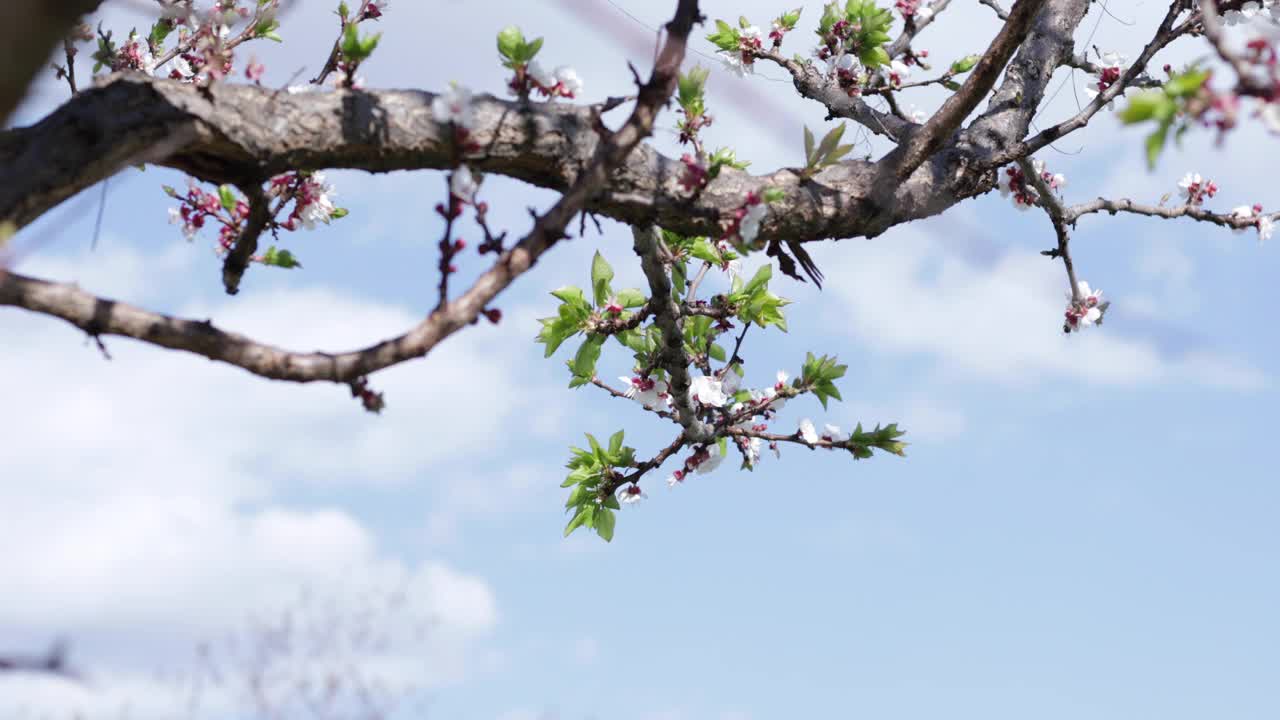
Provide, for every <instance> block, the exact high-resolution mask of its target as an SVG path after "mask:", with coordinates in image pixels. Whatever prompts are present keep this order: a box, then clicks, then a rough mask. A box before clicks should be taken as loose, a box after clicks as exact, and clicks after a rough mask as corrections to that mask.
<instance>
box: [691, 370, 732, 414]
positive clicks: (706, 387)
mask: <svg viewBox="0 0 1280 720" xmlns="http://www.w3.org/2000/svg"><path fill="white" fill-rule="evenodd" d="M689 397H690V398H693V399H695V400H697V401H698V402H700V403H702V404H703V405H706V406H709V407H724V404H725V403H726V402H728V398H726V397H725V394H724V388H723V385H722V383H721V382H720V381H719V380H716V379H715V378H714V377H711V376H710V375H699V376H698V377H696V378H694V379H693V381H692V382H690V383H689Z"/></svg>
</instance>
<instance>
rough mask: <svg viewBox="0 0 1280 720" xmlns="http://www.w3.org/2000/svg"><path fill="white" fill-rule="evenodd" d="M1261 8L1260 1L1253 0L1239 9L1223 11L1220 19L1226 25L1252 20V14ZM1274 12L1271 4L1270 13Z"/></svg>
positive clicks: (1255, 13)
mask: <svg viewBox="0 0 1280 720" xmlns="http://www.w3.org/2000/svg"><path fill="white" fill-rule="evenodd" d="M1261 10H1262V4H1261V3H1259V2H1254V1H1251V2H1246V3H1244V4H1243V5H1241V6H1240V9H1239V10H1227V11H1226V12H1224V13H1223V14H1222V19H1223V21H1224V22H1226V24H1227V25H1228V26H1235V25H1240V24H1243V23H1247V22H1249V21H1250V20H1252V19H1253V16H1255V15H1257V14H1258V12H1259V11H1261ZM1275 12H1276V10H1275V7H1274V6H1273V7H1272V9H1271V13H1272V14H1273V15H1274V14H1275Z"/></svg>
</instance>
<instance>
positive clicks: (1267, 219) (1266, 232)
mask: <svg viewBox="0 0 1280 720" xmlns="http://www.w3.org/2000/svg"><path fill="white" fill-rule="evenodd" d="M1274 225H1275V223H1274V222H1273V221H1272V220H1271V216H1270V215H1262V216H1260V217H1259V218H1258V242H1263V241H1265V240H1270V239H1271V233H1272V231H1273V230H1274V229H1275V228H1274Z"/></svg>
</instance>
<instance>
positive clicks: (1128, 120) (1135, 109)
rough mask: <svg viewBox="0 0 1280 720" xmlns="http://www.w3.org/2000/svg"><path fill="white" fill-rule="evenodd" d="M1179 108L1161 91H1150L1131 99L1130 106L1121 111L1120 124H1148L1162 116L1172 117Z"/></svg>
mask: <svg viewBox="0 0 1280 720" xmlns="http://www.w3.org/2000/svg"><path fill="white" fill-rule="evenodd" d="M1176 110H1177V106H1176V105H1175V104H1174V101H1173V99H1172V98H1170V97H1169V96H1168V95H1166V94H1164V93H1163V92H1161V91H1159V90H1148V91H1146V92H1142V93H1138V94H1137V95H1134V96H1133V97H1131V98H1129V106H1128V107H1126V108H1125V109H1124V110H1121V111H1120V122H1122V123H1124V124H1126V125H1133V124H1134V123H1140V122H1146V121H1147V120H1151V119H1152V118H1155V117H1158V116H1161V115H1172V114H1173V113H1172V112H1170V111H1176Z"/></svg>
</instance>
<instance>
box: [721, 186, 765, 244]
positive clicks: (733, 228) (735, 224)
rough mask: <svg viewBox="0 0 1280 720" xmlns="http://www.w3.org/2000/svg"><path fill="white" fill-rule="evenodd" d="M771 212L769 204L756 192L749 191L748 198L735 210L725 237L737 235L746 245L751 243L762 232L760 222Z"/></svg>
mask: <svg viewBox="0 0 1280 720" xmlns="http://www.w3.org/2000/svg"><path fill="white" fill-rule="evenodd" d="M768 214H769V205H768V204H767V203H766V202H765V201H764V198H762V197H761V196H759V195H757V194H755V193H754V192H748V193H747V200H746V202H744V203H743V204H742V206H741V207H739V208H738V209H737V210H734V211H733V219H732V221H731V222H730V223H729V226H728V227H727V228H725V233H724V238H723V239H726V240H727V239H728V238H731V237H733V236H734V235H737V236H738V238H739V239H740V240H741V241H742V243H743V244H744V245H751V244H752V243H753V242H755V240H756V236H757V235H759V234H760V223H761V222H763V221H764V218H765V216H766V215H768Z"/></svg>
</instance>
